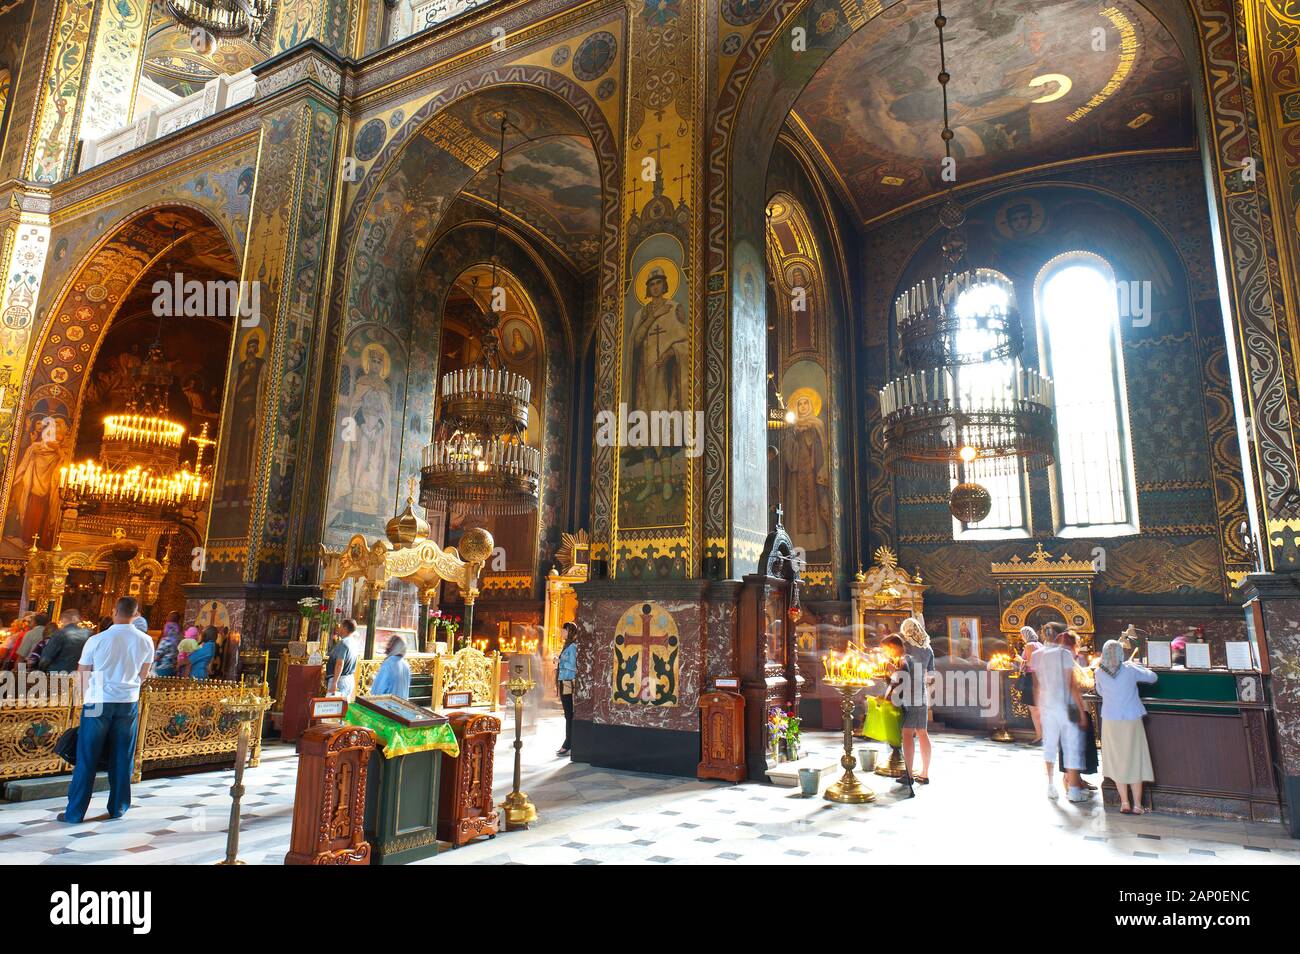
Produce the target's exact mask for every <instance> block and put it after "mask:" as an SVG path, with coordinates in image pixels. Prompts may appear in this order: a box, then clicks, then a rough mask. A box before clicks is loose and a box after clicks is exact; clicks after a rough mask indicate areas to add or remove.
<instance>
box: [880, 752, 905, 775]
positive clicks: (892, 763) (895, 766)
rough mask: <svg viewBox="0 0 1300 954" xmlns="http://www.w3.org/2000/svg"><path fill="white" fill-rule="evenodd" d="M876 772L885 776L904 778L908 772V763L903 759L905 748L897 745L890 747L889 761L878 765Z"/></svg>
mask: <svg viewBox="0 0 1300 954" xmlns="http://www.w3.org/2000/svg"><path fill="white" fill-rule="evenodd" d="M876 774H877V775H883V776H884V777H885V778H902V777H903V776H904V775H906V774H907V763H906V762H904V761H903V750H902V749H901V748H899V747H898V746H897V745H891V746H890V747H889V761H888V762H886V763H885V764H884V765H877V766H876Z"/></svg>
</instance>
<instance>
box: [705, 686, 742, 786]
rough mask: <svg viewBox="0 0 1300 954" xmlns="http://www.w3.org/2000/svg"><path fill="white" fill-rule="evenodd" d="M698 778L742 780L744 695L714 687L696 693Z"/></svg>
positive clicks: (728, 780) (729, 780)
mask: <svg viewBox="0 0 1300 954" xmlns="http://www.w3.org/2000/svg"><path fill="white" fill-rule="evenodd" d="M700 754H701V756H702V757H701V759H700V766H699V769H698V770H697V771H696V775H697V776H698V777H699V778H717V779H721V780H722V781H724V782H743V781H744V780H745V697H744V696H742V695H741V694H740V693H738V692H724V691H722V690H720V689H719V690H715V691H713V692H707V693H705V694H704V695H703V696H701V697H700Z"/></svg>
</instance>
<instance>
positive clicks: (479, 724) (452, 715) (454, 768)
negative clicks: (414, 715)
mask: <svg viewBox="0 0 1300 954" xmlns="http://www.w3.org/2000/svg"><path fill="white" fill-rule="evenodd" d="M447 720H448V722H450V723H451V728H452V731H453V732H455V733H456V741H457V742H458V743H459V745H460V757H459V758H456V759H453V760H452V761H451V762H449V763H447V766H446V770H445V771H444V772H443V773H442V794H441V795H440V797H439V799H438V838H439V839H441V840H442V841H449V842H451V846H452V847H453V848H459V847H460V846H461V845H463V844H466V843H467V842H471V841H473V840H474V839H475V838H482V837H483V836H484V835H486V836H487V837H489V838H495V837H496V834H497V829H498V827H499V826H498V822H499V820H500V817H501V816H500V814H499V813H498V812H497V810H496V806H495V805H493V804H492V762H493V753H494V751H495V750H496V744H497V735H498V734H499V733H500V732H501V720H500V719H498V718H496V717H494V716H489V715H480V714H478V713H471V712H449V713H447Z"/></svg>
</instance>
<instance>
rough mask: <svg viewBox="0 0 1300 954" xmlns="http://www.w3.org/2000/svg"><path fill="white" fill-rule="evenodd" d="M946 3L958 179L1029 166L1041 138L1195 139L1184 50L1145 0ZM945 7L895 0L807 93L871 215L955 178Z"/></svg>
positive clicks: (1057, 145) (857, 199) (855, 196)
mask: <svg viewBox="0 0 1300 954" xmlns="http://www.w3.org/2000/svg"><path fill="white" fill-rule="evenodd" d="M944 12H945V14H946V15H947V16H948V18H949V21H950V23H951V24H952V25H953V27H954V29H953V30H951V31H950V34H949V36H948V43H947V62H948V67H949V69H950V70H951V72H952V74H953V79H952V82H951V83H950V84H949V86H948V96H949V109H950V111H951V115H952V129H953V132H954V133H955V134H956V137H955V138H954V140H953V143H952V146H953V155H954V157H956V159H957V163H958V166H957V168H958V176H959V181H962V182H970V181H974V180H976V179H983V178H985V177H987V176H991V175H997V174H999V173H1001V172H1005V171H1008V170H1009V169H1013V168H1017V167H1019V166H1021V165H1023V162H1024V159H1023V157H1024V156H1025V155H1026V154H1028V153H1029V152H1030V151H1031V150H1032V155H1033V159H1034V161H1035V162H1038V163H1046V162H1051V161H1054V160H1059V159H1078V158H1080V157H1084V156H1087V155H1090V154H1098V153H1103V152H1114V151H1120V150H1133V149H1151V148H1162V147H1170V146H1187V145H1190V140H1189V138H1188V136H1187V134H1186V130H1187V129H1188V128H1189V127H1190V125H1191V123H1190V109H1191V97H1190V90H1189V86H1188V72H1187V69H1186V66H1185V63H1184V60H1183V58H1182V55H1181V53H1180V51H1179V49H1178V46H1177V44H1176V43H1175V41H1174V39H1173V37H1172V36H1171V35H1170V34H1169V32H1168V31H1167V30H1166V29H1165V27H1164V26H1163V25H1162V24H1161V23H1160V21H1159V20H1158V19H1156V17H1155V16H1153V15H1152V14H1150V13H1148V12H1147V11H1146V10H1145V9H1144V8H1143V7H1141V6H1140V5H1138V4H1118V3H1117V4H1110V5H1099V4H1097V3H1095V2H1094V0H1003V2H1000V3H998V4H996V5H995V6H993V7H989V6H988V4H987V3H986V2H984V0H953V2H952V3H951V4H949V5H946V6H945V11H944ZM933 18H934V5H933V4H932V3H929V2H922V0H905V2H901V3H896V4H894V5H893V6H891V7H890V9H889V11H888V12H887V13H885V14H884V15H883V16H882V19H883V21H884V23H883V24H882V25H881V26H879V27H877V28H873V29H867V30H859V31H858V32H856V33H855V34H854V35H853V36H852V37H851V38H849V39H848V40H847V41H846V42H845V43H844V44H843V45H842V46H840V47H839V48H838V49H836V51H835V52H834V53H833V54H832V55H831V57H830V59H829V60H828V61H827V62H826V64H825V65H824V66H823V67H822V68H821V69H820V70H819V71H818V72H817V73H816V75H815V76H814V77H813V78H812V80H811V82H809V83H808V85H807V86H806V87H805V88H804V90H803V92H802V93H801V94H800V96H799V98H798V100H797V101H796V103H795V107H794V108H795V115H796V116H797V117H798V119H799V121H800V122H802V123H803V124H805V125H806V127H807V128H808V130H809V131H810V133H811V135H812V137H813V138H814V139H815V140H816V141H817V142H818V143H820V144H821V145H822V147H824V148H825V149H827V150H828V151H829V152H830V154H831V155H833V156H834V161H835V167H836V169H837V171H838V175H840V176H841V177H842V179H843V182H844V184H845V192H846V194H847V196H848V197H849V199H850V201H851V202H852V203H853V204H854V207H855V209H856V211H857V213H858V215H859V216H860V217H861V218H862V219H864V220H869V219H872V218H874V217H875V216H877V215H880V214H882V213H884V212H887V211H889V210H890V209H894V208H897V207H898V206H899V205H900V204H903V203H906V202H908V201H909V200H912V199H916V198H919V197H922V196H924V195H928V194H930V193H932V192H933V191H934V190H935V189H936V188H938V187H940V186H941V185H942V183H941V182H940V180H939V172H940V170H939V164H938V159H937V156H941V155H942V148H941V144H940V143H939V141H938V133H939V128H940V125H941V122H940V117H941V113H942V101H941V93H940V90H939V86H938V84H936V83H935V82H934V76H935V74H936V73H937V72H938V71H939V50H938V45H937V37H936V33H935V30H934V25H933ZM1095 29H1099V30H1101V31H1102V32H1103V39H1101V40H1096V39H1095V38H1094V37H1095V34H1094V33H1093V31H1094V30H1095ZM1096 47H1101V48H1096Z"/></svg>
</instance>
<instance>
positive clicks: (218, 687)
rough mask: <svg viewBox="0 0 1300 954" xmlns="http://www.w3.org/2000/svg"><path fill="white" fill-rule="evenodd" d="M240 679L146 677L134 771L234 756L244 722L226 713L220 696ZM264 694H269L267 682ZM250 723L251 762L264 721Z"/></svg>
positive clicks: (258, 748)
mask: <svg viewBox="0 0 1300 954" xmlns="http://www.w3.org/2000/svg"><path fill="white" fill-rule="evenodd" d="M236 685H237V684H236V683H233V682H225V681H222V680H218V679H175V678H171V677H162V678H160V677H154V678H152V679H146V680H145V683H144V686H143V687H142V688H141V689H140V726H139V728H138V729H137V731H136V743H135V774H134V776H133V778H134V780H136V781H139V779H140V775H141V773H142V771H143V770H144V767H145V766H146V765H147V766H149V767H150V768H167V767H175V766H182V765H202V764H205V763H209V762H220V761H223V758H222V757H224V756H227V755H234V753H235V746H236V743H237V742H238V740H239V720H237V719H235V718H233V717H232V716H230V715H228V714H226V712H225V711H224V710H223V709H222V706H221V700H222V698H223V697H225V696H229V695H231V692H232V690H233V689H234V688H235V687H236ZM262 693H263V694H264V695H265V694H266V686H265V684H264V685H263V687H262ZM263 718H264V716H263V715H259V716H258V717H257V719H256V720H255V722H254V724H253V725H252V726H251V729H252V739H253V746H252V749H251V750H250V752H249V759H248V764H249V765H257V764H258V762H259V761H260V760H261V756H262V719H263Z"/></svg>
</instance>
